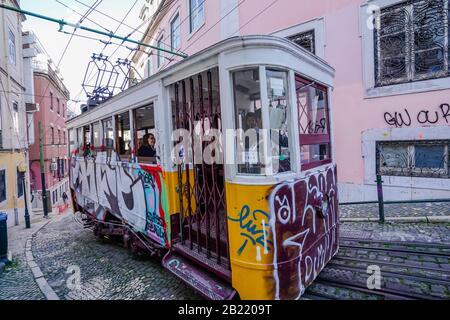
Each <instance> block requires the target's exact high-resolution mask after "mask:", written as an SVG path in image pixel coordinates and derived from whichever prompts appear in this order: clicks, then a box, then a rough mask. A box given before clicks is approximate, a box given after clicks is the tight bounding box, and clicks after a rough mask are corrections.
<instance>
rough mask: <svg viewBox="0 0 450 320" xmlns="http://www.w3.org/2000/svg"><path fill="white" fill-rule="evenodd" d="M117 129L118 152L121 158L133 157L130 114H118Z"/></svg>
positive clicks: (128, 158)
mask: <svg viewBox="0 0 450 320" xmlns="http://www.w3.org/2000/svg"><path fill="white" fill-rule="evenodd" d="M116 126H117V127H116V131H117V139H116V141H117V152H118V153H119V156H120V160H122V161H123V160H130V158H131V130H130V114H129V112H128V111H127V112H124V113H121V114H119V115H117V116H116Z"/></svg>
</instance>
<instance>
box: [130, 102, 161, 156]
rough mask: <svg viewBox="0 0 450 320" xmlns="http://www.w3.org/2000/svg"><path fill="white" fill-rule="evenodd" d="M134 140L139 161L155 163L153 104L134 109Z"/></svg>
mask: <svg viewBox="0 0 450 320" xmlns="http://www.w3.org/2000/svg"><path fill="white" fill-rule="evenodd" d="M134 120H135V124H134V127H135V128H136V131H135V132H136V133H135V136H134V142H135V145H136V146H137V157H138V162H139V163H150V164H156V163H157V154H156V142H157V141H156V136H155V113H154V107H153V104H150V105H148V106H144V107H141V108H138V109H135V110H134Z"/></svg>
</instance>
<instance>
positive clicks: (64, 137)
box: [63, 131, 67, 145]
mask: <svg viewBox="0 0 450 320" xmlns="http://www.w3.org/2000/svg"><path fill="white" fill-rule="evenodd" d="M66 142H67V140H66V132H65V131H64V132H63V144H64V145H65V144H66Z"/></svg>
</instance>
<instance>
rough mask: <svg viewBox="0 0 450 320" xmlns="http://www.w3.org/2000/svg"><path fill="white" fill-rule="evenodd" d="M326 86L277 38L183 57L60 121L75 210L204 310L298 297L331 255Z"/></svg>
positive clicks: (313, 64) (332, 190) (320, 68)
mask: <svg viewBox="0 0 450 320" xmlns="http://www.w3.org/2000/svg"><path fill="white" fill-rule="evenodd" d="M333 79H334V70H333V69H332V68H331V67H330V66H328V65H327V64H326V63H325V62H324V61H323V60H321V59H320V58H318V57H316V56H314V55H313V54H311V53H309V52H307V51H306V50H303V49H302V48H300V47H299V46H297V45H295V44H294V43H292V42H290V41H287V40H285V39H282V38H277V37H270V36H247V37H236V38H231V39H228V40H225V41H223V42H220V43H217V44H216V45H214V46H212V47H210V48H208V49H206V50H203V51H201V52H199V53H197V54H195V55H192V56H190V57H189V58H187V59H185V60H183V61H181V62H179V63H177V64H175V65H173V66H171V67H170V68H168V69H166V70H163V71H162V72H160V73H158V74H155V75H153V76H152V77H150V78H149V79H147V80H144V81H143V82H141V83H139V84H137V85H135V86H133V87H131V88H129V89H128V90H126V91H125V92H123V93H121V94H119V95H117V96H115V97H113V98H111V99H110V100H108V101H106V102H104V103H103V104H101V105H99V106H97V107H95V108H93V109H92V110H90V111H88V112H86V113H83V114H81V115H80V116H78V117H76V118H74V119H72V120H70V121H69V122H68V127H69V134H70V152H71V165H70V167H71V168H70V177H71V190H72V196H73V199H74V207H75V208H76V210H78V212H81V213H82V214H83V215H84V216H85V219H88V220H89V221H90V223H91V225H93V226H94V232H95V234H96V235H97V236H99V237H104V236H118V237H121V238H123V242H124V244H125V246H127V247H128V248H130V249H132V250H134V251H138V250H145V251H147V252H150V253H152V254H153V255H157V256H158V255H159V256H160V257H161V258H162V265H163V266H164V267H165V268H167V269H168V270H169V271H170V272H172V273H173V274H175V275H176V276H177V277H179V278H180V279H182V280H183V281H185V282H186V283H187V284H188V285H190V286H191V287H193V288H195V289H196V290H198V291H199V292H200V293H201V294H203V295H204V296H205V297H207V298H210V299H232V298H236V297H238V298H241V299H297V298H299V297H301V295H302V294H303V293H304V291H305V289H306V288H307V287H308V286H309V285H310V284H311V283H312V282H313V281H314V279H315V278H316V277H317V276H318V274H319V272H320V271H321V270H322V269H323V268H324V266H325V265H326V263H327V262H328V261H329V260H330V259H331V258H332V257H333V256H334V255H335V254H336V253H337V250H338V227H339V217H338V194H337V175H336V164H335V163H334V161H333V159H334V158H333V156H332V145H331V138H330V137H331V129H332V128H331V127H330V118H331V117H330V93H331V90H332V87H333ZM174 132H175V133H174ZM176 132H179V133H176ZM248 132H250V133H251V134H247V133H248ZM150 133H151V134H152V135H153V136H154V137H155V139H156V144H155V150H156V153H155V154H154V156H153V157H148V155H147V156H141V155H142V154H140V151H139V150H140V148H141V145H142V144H143V143H144V142H143V138H144V137H145V139H147V138H148V137H149V134H150ZM212 133H214V134H212ZM147 147H148V146H147ZM208 153H209V154H210V156H209V157H210V158H208V157H206V156H205V155H206V154H208ZM211 159H212V161H211Z"/></svg>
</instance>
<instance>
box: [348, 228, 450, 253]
mask: <svg viewBox="0 0 450 320" xmlns="http://www.w3.org/2000/svg"><path fill="white" fill-rule="evenodd" d="M340 236H341V237H349V238H362V239H366V240H376V241H408V242H425V243H441V244H447V245H448V246H449V247H450V223H389V222H388V223H385V224H380V223H377V222H364V223H362V222H343V223H341V226H340Z"/></svg>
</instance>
